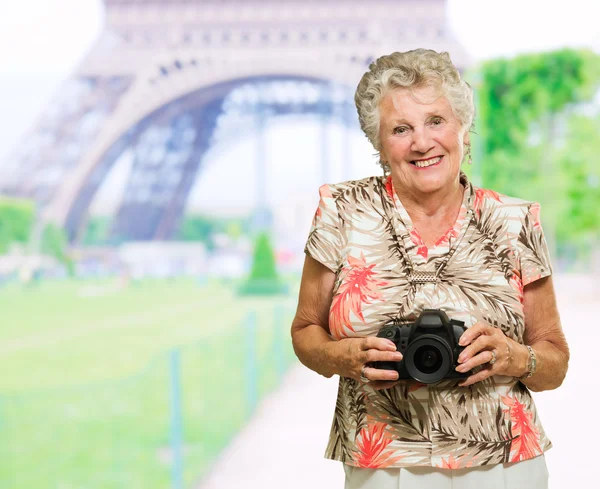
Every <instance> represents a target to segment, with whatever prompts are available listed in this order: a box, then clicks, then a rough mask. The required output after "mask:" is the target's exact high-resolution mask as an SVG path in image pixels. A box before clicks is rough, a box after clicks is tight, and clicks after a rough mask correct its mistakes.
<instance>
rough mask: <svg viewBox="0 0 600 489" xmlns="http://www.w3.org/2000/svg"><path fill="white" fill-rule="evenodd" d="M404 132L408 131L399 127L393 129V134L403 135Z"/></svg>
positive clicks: (404, 127) (403, 127)
mask: <svg viewBox="0 0 600 489" xmlns="http://www.w3.org/2000/svg"><path fill="white" fill-rule="evenodd" d="M406 131H408V128H407V127H406V126H399V127H396V128H394V134H404V133H405V132H406Z"/></svg>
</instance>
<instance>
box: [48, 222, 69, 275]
mask: <svg viewBox="0 0 600 489" xmlns="http://www.w3.org/2000/svg"><path fill="white" fill-rule="evenodd" d="M68 248H69V241H68V239H67V233H66V232H65V231H64V230H63V229H62V228H60V227H58V226H56V225H55V224H48V225H46V227H45V228H44V232H43V233H42V242H41V251H42V253H44V254H46V255H50V256H52V257H54V258H56V259H57V260H58V261H59V262H60V263H62V264H63V265H64V266H65V267H66V269H67V271H68V273H69V275H73V274H74V265H73V260H72V259H71V257H70V256H69V254H68Z"/></svg>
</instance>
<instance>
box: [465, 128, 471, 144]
mask: <svg viewBox="0 0 600 489" xmlns="http://www.w3.org/2000/svg"><path fill="white" fill-rule="evenodd" d="M463 144H471V133H470V132H469V131H465V135H464V136H463Z"/></svg>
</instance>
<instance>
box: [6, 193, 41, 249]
mask: <svg viewBox="0 0 600 489" xmlns="http://www.w3.org/2000/svg"><path fill="white" fill-rule="evenodd" d="M34 216H35V204H34V203H33V202H32V201H29V200H24V199H11V198H7V197H2V198H0V253H6V252H7V251H8V248H9V247H10V245H11V244H12V243H23V244H25V243H27V241H28V240H29V235H30V232H31V227H32V225H33V221H34Z"/></svg>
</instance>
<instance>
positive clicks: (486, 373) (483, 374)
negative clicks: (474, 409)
mask: <svg viewBox="0 0 600 489" xmlns="http://www.w3.org/2000/svg"><path fill="white" fill-rule="evenodd" d="M491 370H492V369H491V368H484V369H482V370H480V371H479V372H477V373H476V374H473V375H471V376H469V377H467V378H466V380H464V381H463V382H461V383H459V384H458V385H459V386H461V387H467V386H469V385H472V384H475V383H476V382H481V381H482V380H485V379H487V378H488V377H491V376H492V375H493V374H492V371H491Z"/></svg>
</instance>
